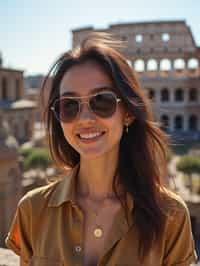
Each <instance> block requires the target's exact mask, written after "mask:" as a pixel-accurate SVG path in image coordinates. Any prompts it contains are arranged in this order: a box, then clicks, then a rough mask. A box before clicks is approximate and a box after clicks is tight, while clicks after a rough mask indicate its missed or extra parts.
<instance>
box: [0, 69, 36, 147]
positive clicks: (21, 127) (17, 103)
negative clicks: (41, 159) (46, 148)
mask: <svg viewBox="0 0 200 266" xmlns="http://www.w3.org/2000/svg"><path fill="white" fill-rule="evenodd" d="M24 97H25V91H24V77H23V72H22V71H19V70H13V69H8V68H4V67H2V66H0V110H1V112H2V115H3V117H4V119H5V120H6V121H8V123H9V126H10V130H11V134H12V135H13V136H15V138H16V139H17V141H19V143H23V142H25V141H28V140H30V138H31V137H32V134H33V125H34V116H35V114H34V112H35V107H36V104H35V103H34V102H32V101H29V100H25V99H24Z"/></svg>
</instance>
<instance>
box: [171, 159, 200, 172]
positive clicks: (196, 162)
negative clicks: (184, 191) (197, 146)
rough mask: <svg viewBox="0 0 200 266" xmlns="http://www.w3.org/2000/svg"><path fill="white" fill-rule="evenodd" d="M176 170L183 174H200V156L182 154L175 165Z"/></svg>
mask: <svg viewBox="0 0 200 266" xmlns="http://www.w3.org/2000/svg"><path fill="white" fill-rule="evenodd" d="M176 167H177V170H178V171H180V172H183V173H185V174H188V175H191V174H193V173H197V174H200V157H197V156H187V155H186V156H183V157H182V158H181V159H180V161H179V162H178V163H177V165H176Z"/></svg>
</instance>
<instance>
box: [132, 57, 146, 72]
mask: <svg viewBox="0 0 200 266" xmlns="http://www.w3.org/2000/svg"><path fill="white" fill-rule="evenodd" d="M134 69H135V70H136V71H137V72H143V71H144V69H145V64H144V60H142V59H137V60H136V61H135V62H134Z"/></svg>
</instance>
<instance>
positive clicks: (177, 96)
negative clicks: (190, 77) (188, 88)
mask: <svg viewBox="0 0 200 266" xmlns="http://www.w3.org/2000/svg"><path fill="white" fill-rule="evenodd" d="M175 101H176V102H182V101H184V91H183V89H182V88H178V89H176V90H175Z"/></svg>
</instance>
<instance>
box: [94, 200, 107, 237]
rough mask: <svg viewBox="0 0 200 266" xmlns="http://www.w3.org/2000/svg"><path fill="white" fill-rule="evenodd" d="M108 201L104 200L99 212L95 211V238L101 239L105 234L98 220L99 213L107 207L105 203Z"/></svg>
mask: <svg viewBox="0 0 200 266" xmlns="http://www.w3.org/2000/svg"><path fill="white" fill-rule="evenodd" d="M106 200H107V198H105V199H104V200H103V202H102V203H101V204H100V206H101V207H100V208H98V211H97V210H95V211H93V213H92V214H93V215H94V216H95V229H94V230H93V235H94V237H95V238H101V237H102V236H103V234H104V229H103V226H102V225H100V224H99V223H97V222H96V221H97V219H98V215H99V212H100V211H101V210H102V209H103V207H104V206H105V201H106Z"/></svg>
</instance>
